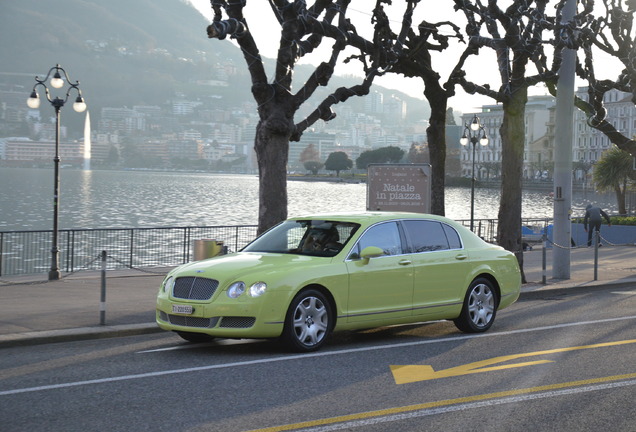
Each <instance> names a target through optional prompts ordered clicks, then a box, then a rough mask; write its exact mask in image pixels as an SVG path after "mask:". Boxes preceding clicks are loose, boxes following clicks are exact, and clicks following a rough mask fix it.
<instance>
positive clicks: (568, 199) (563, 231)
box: [552, 0, 576, 279]
mask: <svg viewBox="0 0 636 432" xmlns="http://www.w3.org/2000/svg"><path fill="white" fill-rule="evenodd" d="M575 13H576V0H567V3H566V4H565V7H564V8H563V16H562V19H563V23H567V22H568V21H571V20H572V18H573V17H574V14H575ZM575 64H576V51H574V50H572V49H569V48H566V49H565V51H564V53H563V63H562V64H561V68H560V69H559V81H558V83H557V97H556V113H555V124H557V125H558V127H557V128H556V132H555V145H554V191H553V192H554V230H553V241H554V244H555V246H554V247H553V250H552V277H553V278H555V279H570V242H571V239H572V224H571V222H570V214H571V209H572V136H573V133H572V132H573V118H574V77H575V74H574V72H575Z"/></svg>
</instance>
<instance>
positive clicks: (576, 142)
mask: <svg viewBox="0 0 636 432" xmlns="http://www.w3.org/2000/svg"><path fill="white" fill-rule="evenodd" d="M586 91H587V88H586V87H580V88H578V89H577V92H576V95H577V96H578V97H580V98H581V99H583V100H587V92H586ZM604 106H605V108H606V109H607V120H608V121H609V122H611V123H612V124H613V125H614V127H615V128H616V129H617V130H618V131H620V132H621V133H623V135H625V136H628V137H632V136H634V135H636V106H635V105H634V103H633V102H632V100H631V94H629V93H624V92H620V91H616V90H612V91H610V92H608V93H607V94H606V95H605V99H604ZM554 110H555V100H554V98H553V97H552V96H548V95H545V96H530V97H529V98H528V103H527V105H526V112H525V151H524V169H523V178H524V179H538V178H544V179H545V178H551V173H552V171H553V165H554V128H555V127H556V125H555V124H554ZM475 114H477V117H478V118H479V120H480V123H481V124H482V125H483V126H484V128H485V130H486V133H487V134H488V145H487V146H485V147H482V146H480V145H479V144H477V146H476V151H475V177H476V178H477V179H482V178H485V177H486V176H487V173H488V172H489V173H490V177H493V176H495V177H496V175H493V171H492V170H490V169H489V168H492V164H491V166H489V165H488V163H490V162H494V163H495V164H501V150H502V147H501V136H500V135H499V129H500V127H501V123H502V121H503V107H502V105H500V104H496V105H485V106H483V107H482V111H481V112H480V113H468V114H464V115H463V116H462V123H463V124H464V125H469V124H470V123H471V122H472V119H473V116H474V115H475ZM573 122H574V125H573V127H574V129H573V131H574V135H573V139H572V160H573V161H574V162H583V163H587V164H591V165H593V164H595V163H596V162H597V161H598V160H599V159H600V158H601V157H602V155H603V153H604V152H605V151H607V150H609V149H610V148H611V146H612V143H611V142H610V140H609V139H608V138H607V136H605V135H604V134H602V133H601V132H599V131H598V130H596V129H594V128H592V127H590V126H589V125H588V123H587V117H586V115H585V114H584V113H583V112H582V111H580V110H578V109H575V111H574V118H573ZM472 150H473V149H472V144H468V145H467V146H460V164H461V175H462V176H464V177H470V176H471V171H472ZM588 175H591V171H589V172H588ZM582 176H583V173H581V172H577V173H575V178H577V179H579V180H581V179H582Z"/></svg>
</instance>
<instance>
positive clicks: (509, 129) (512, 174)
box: [497, 87, 528, 282]
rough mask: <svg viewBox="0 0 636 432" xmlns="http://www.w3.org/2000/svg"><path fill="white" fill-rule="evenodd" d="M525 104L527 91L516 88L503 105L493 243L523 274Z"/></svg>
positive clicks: (522, 88)
mask: <svg viewBox="0 0 636 432" xmlns="http://www.w3.org/2000/svg"><path fill="white" fill-rule="evenodd" d="M527 101H528V89H527V88H526V87H519V88H517V89H516V91H514V92H512V94H511V95H510V98H509V99H508V100H507V101H506V102H504V103H503V112H504V118H503V122H502V124H501V129H500V132H501V139H502V141H503V142H504V143H506V145H505V146H503V148H502V156H501V159H502V161H504V163H502V167H501V201H500V203H499V216H498V217H499V224H498V225H497V243H499V246H501V247H503V248H504V249H506V250H509V251H511V252H514V253H515V255H516V256H517V260H518V261H519V267H521V269H522V279H523V282H525V275H524V274H523V248H522V242H521V188H522V173H523V154H524V144H525V106H526V102H527Z"/></svg>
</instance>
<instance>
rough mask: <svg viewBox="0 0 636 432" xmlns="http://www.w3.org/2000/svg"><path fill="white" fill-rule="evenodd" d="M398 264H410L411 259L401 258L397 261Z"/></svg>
mask: <svg viewBox="0 0 636 432" xmlns="http://www.w3.org/2000/svg"><path fill="white" fill-rule="evenodd" d="M398 264H399V265H410V264H411V260H407V259H403V260H400V261H399V262H398Z"/></svg>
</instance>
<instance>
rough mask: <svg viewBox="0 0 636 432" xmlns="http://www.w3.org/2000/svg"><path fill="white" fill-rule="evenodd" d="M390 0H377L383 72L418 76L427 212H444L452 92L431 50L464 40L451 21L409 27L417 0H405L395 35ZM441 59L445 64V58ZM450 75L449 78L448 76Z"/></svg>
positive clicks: (442, 49) (446, 59)
mask: <svg viewBox="0 0 636 432" xmlns="http://www.w3.org/2000/svg"><path fill="white" fill-rule="evenodd" d="M391 3H392V2H391V1H390V0H384V1H378V3H377V6H376V16H377V17H378V19H377V24H376V26H375V34H376V35H377V34H381V35H384V37H385V38H388V39H389V40H392V41H393V46H394V48H393V54H394V55H395V57H387V61H388V62H389V64H387V65H386V73H397V74H401V75H404V76H406V77H412V78H420V79H421V80H422V82H423V83H424V97H425V98H426V99H427V101H428V103H429V106H430V107H431V114H430V117H429V126H428V128H427V129H426V137H427V141H428V147H429V155H430V162H431V193H432V196H431V213H434V214H438V215H442V216H443V215H444V214H445V206H444V182H445V178H446V168H445V167H446V124H448V123H447V118H446V116H447V108H448V100H449V99H450V98H451V97H452V96H454V95H455V90H454V89H455V84H454V81H453V80H452V79H448V80H447V81H446V82H443V79H442V77H441V76H440V74H439V72H438V71H437V70H436V68H435V66H434V65H433V58H432V53H434V52H442V51H445V50H447V49H448V48H449V46H450V41H451V40H452V39H457V40H458V41H464V39H463V36H462V34H461V32H460V28H459V27H458V26H457V25H455V24H454V23H453V22H452V21H443V22H438V23H431V22H427V21H422V22H420V23H419V24H418V26H417V28H412V20H413V13H414V11H415V8H416V7H417V5H418V3H419V0H412V1H407V2H406V7H405V9H404V15H403V21H402V28H401V32H400V33H399V34H396V33H394V32H393V31H392V29H391V21H390V20H389V19H388V17H387V15H386V12H385V10H384V4H388V5H391ZM443 61H445V62H447V63H449V60H448V57H444V59H443ZM449 78H450V77H449Z"/></svg>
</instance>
